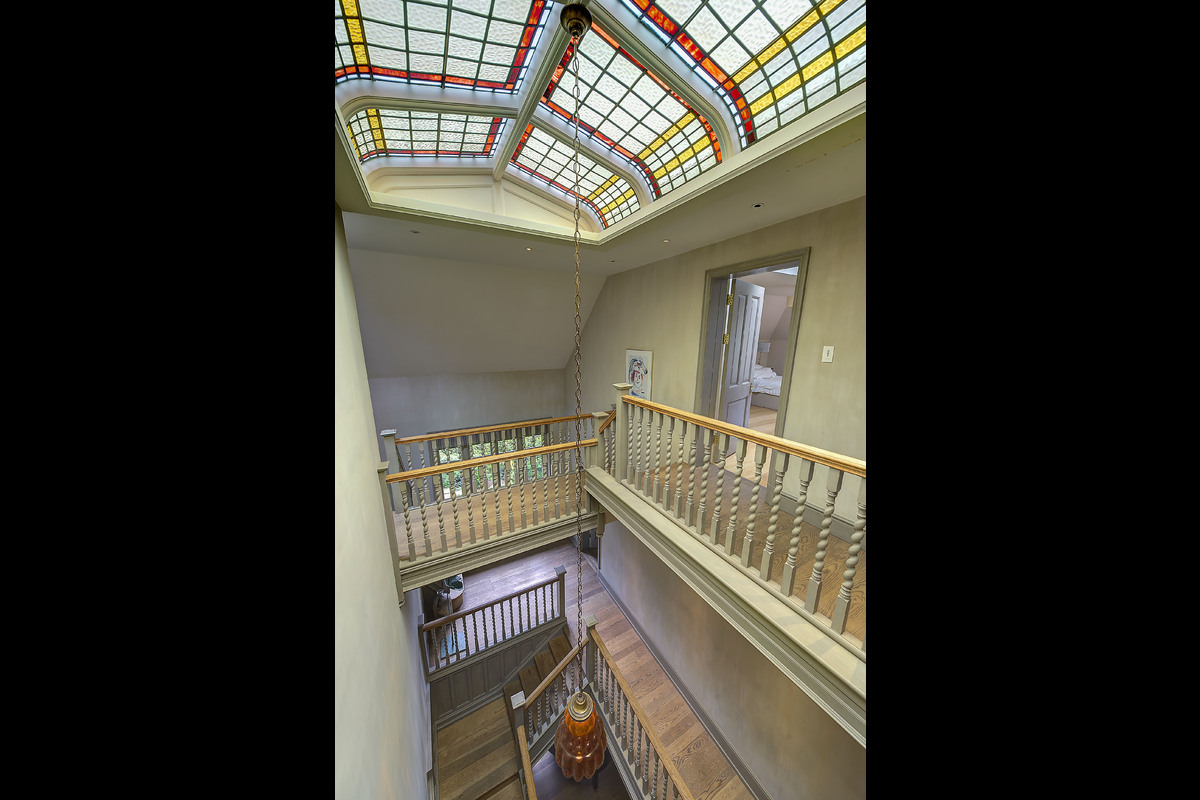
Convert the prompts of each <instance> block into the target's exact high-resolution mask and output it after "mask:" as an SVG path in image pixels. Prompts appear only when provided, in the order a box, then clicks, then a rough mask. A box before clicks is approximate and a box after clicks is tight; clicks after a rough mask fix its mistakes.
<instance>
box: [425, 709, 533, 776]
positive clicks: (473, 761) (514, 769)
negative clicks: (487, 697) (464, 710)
mask: <svg viewBox="0 0 1200 800" xmlns="http://www.w3.org/2000/svg"><path fill="white" fill-rule="evenodd" d="M437 748H438V750H437V752H438V790H439V795H440V797H441V798H442V800H484V798H488V797H489V795H490V794H491V793H493V792H496V795H495V796H496V797H502V796H503V795H501V794H499V793H498V792H497V790H498V789H499V788H500V787H502V786H503V785H504V784H505V783H506V782H508V781H509V780H510V779H512V778H515V777H516V775H517V773H518V772H519V770H520V769H521V762H520V759H519V758H518V757H517V748H516V744H515V742H514V740H513V735H512V724H511V723H510V722H509V717H508V714H507V713H505V710H504V701H503V699H496V700H493V701H492V702H491V703H488V704H487V705H486V706H484V707H483V708H481V709H479V710H478V711H475V712H474V713H472V714H468V715H467V716H466V717H463V718H462V719H460V720H458V721H456V722H454V723H452V724H450V725H447V726H446V727H445V728H442V729H441V730H439V731H438V732H437ZM518 787H519V782H518Z"/></svg>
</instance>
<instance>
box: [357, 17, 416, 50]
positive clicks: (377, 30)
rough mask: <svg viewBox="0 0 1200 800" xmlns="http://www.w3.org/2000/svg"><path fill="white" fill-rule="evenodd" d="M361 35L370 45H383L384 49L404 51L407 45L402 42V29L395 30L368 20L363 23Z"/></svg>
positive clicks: (389, 26)
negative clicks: (390, 48) (391, 48)
mask: <svg viewBox="0 0 1200 800" xmlns="http://www.w3.org/2000/svg"><path fill="white" fill-rule="evenodd" d="M363 35H364V36H366V38H367V41H368V42H370V43H371V44H373V45H374V44H379V45H384V46H386V47H395V48H398V49H401V50H402V49H404V48H405V47H407V44H406V43H405V41H404V28H395V27H392V26H391V25H380V24H378V23H376V22H371V21H370V20H365V21H364V22H363Z"/></svg>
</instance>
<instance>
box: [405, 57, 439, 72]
mask: <svg viewBox="0 0 1200 800" xmlns="http://www.w3.org/2000/svg"><path fill="white" fill-rule="evenodd" d="M409 63H410V64H411V65H412V66H411V69H412V71H413V72H429V73H433V74H435V75H436V74H439V73H441V71H442V59H441V57H440V56H424V55H421V54H420V53H414V54H413V56H412V58H411V59H410V60H409Z"/></svg>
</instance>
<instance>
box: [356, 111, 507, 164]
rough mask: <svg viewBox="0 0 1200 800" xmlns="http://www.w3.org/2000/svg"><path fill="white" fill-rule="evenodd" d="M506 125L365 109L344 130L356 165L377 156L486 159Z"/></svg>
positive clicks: (426, 113) (461, 116)
mask: <svg viewBox="0 0 1200 800" xmlns="http://www.w3.org/2000/svg"><path fill="white" fill-rule="evenodd" d="M506 122H507V120H505V119H504V118H503V117H492V116H475V115H470V114H439V113H434V112H429V111H406V110H402V109H391V108H367V109H363V110H362V111H359V112H358V113H357V114H355V115H354V116H353V117H351V118H350V122H349V123H348V124H347V126H346V128H347V130H348V131H349V133H350V141H351V142H353V143H354V149H355V151H356V152H357V154H358V160H359V163H362V162H365V161H368V160H370V159H372V158H377V157H379V156H398V155H404V156H466V157H471V156H480V157H484V158H486V157H489V156H491V155H492V154H493V153H494V152H495V149H496V142H497V141H499V139H500V135H501V133H502V132H503V130H504V125H505V123H506Z"/></svg>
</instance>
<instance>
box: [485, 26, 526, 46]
mask: <svg viewBox="0 0 1200 800" xmlns="http://www.w3.org/2000/svg"><path fill="white" fill-rule="evenodd" d="M524 30H525V29H524V28H523V27H522V26H520V25H514V24H512V23H511V22H501V21H499V20H495V21H493V22H492V24H491V27H489V28H488V41H491V42H497V43H499V44H510V45H513V46H514V47H515V46H516V45H518V44H520V43H521V34H522V32H524Z"/></svg>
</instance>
